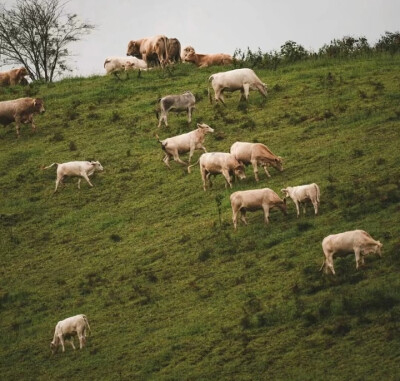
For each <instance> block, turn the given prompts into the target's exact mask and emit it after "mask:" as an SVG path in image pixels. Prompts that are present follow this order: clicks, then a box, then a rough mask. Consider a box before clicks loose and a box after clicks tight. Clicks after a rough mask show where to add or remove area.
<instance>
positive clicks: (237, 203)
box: [230, 188, 287, 230]
mask: <svg viewBox="0 0 400 381" xmlns="http://www.w3.org/2000/svg"><path fill="white" fill-rule="evenodd" d="M230 200H231V206H232V220H233V227H234V229H235V230H236V228H237V222H238V216H239V212H240V214H241V216H240V219H241V220H242V221H243V222H244V223H245V224H246V225H247V221H246V212H247V211H251V212H253V211H255V210H259V209H263V210H264V221H265V223H266V224H268V223H269V219H268V217H269V210H270V209H271V208H279V209H280V210H281V212H282V213H283V214H286V213H287V212H286V200H285V199H283V200H281V199H280V198H279V196H278V195H277V194H276V193H275V192H274V191H273V190H272V189H269V188H263V189H253V190H246V191H238V192H234V193H232V194H231V196H230Z"/></svg>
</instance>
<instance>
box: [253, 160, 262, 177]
mask: <svg viewBox="0 0 400 381" xmlns="http://www.w3.org/2000/svg"><path fill="white" fill-rule="evenodd" d="M251 165H252V166H253V172H254V177H255V179H256V181H259V180H260V179H259V178H258V166H257V160H251Z"/></svg>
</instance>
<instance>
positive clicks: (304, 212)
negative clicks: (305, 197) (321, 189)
mask: <svg viewBox="0 0 400 381" xmlns="http://www.w3.org/2000/svg"><path fill="white" fill-rule="evenodd" d="M306 202H307V201H303V202H302V203H301V204H302V205H303V214H304V215H305V214H306Z"/></svg>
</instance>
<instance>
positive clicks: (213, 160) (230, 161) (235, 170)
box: [188, 152, 246, 191]
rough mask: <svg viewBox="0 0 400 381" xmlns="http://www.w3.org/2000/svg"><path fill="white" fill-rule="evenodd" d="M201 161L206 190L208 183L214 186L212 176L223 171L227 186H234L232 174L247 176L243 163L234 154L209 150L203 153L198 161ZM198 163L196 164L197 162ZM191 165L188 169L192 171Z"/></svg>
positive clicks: (242, 177) (201, 171) (243, 177)
mask: <svg viewBox="0 0 400 381" xmlns="http://www.w3.org/2000/svg"><path fill="white" fill-rule="evenodd" d="M197 163H200V173H201V178H202V180H203V189H204V191H206V183H207V181H208V182H209V185H210V188H211V186H212V183H211V180H210V176H211V175H218V174H219V173H222V175H223V176H224V178H225V188H226V187H227V185H229V186H230V187H231V188H232V181H231V175H234V176H237V177H239V179H240V180H242V179H245V178H246V174H245V171H244V166H243V164H241V163H239V162H238V161H237V160H236V159H235V157H234V156H233V155H231V154H230V153H227V152H208V153H203V154H202V155H201V156H200V159H199V160H198V161H197ZM197 163H196V164H197ZM196 164H193V165H191V166H189V168H188V171H189V172H190V170H189V169H190V167H193V166H194V165H196Z"/></svg>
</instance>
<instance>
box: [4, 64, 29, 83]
mask: <svg viewBox="0 0 400 381" xmlns="http://www.w3.org/2000/svg"><path fill="white" fill-rule="evenodd" d="M26 75H29V73H28V70H26V68H24V67H21V68H19V69H12V70H8V71H3V72H0V86H10V85H11V86H14V85H19V84H20V83H21V82H22V81H23V80H24V79H25V78H24V77H25V76H26Z"/></svg>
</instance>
